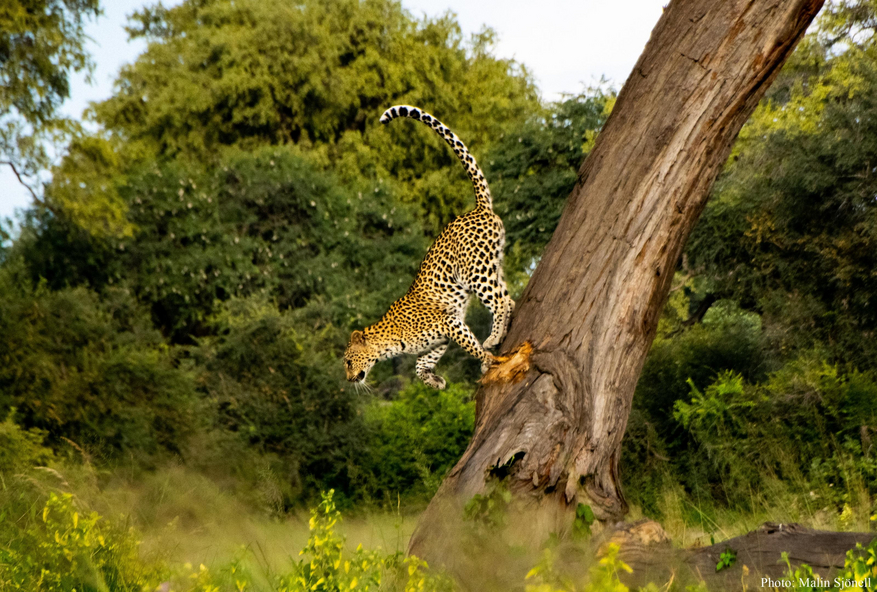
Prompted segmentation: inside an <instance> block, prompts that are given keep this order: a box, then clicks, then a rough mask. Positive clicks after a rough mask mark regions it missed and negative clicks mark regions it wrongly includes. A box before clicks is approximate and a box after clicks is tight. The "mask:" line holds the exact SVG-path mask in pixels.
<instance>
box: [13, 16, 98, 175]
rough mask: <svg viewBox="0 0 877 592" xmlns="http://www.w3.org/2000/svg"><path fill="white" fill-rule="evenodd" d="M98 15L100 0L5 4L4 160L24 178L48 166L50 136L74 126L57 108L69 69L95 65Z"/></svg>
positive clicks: (66, 86) (64, 94) (65, 89)
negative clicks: (90, 34) (88, 44)
mask: <svg viewBox="0 0 877 592" xmlns="http://www.w3.org/2000/svg"><path fill="white" fill-rule="evenodd" d="M98 14H100V8H99V0H4V2H3V3H2V5H0V161H2V162H0V164H4V165H7V166H11V167H12V168H13V170H15V172H16V174H17V175H20V177H19V178H20V179H21V177H23V176H32V175H35V174H37V173H38V172H39V171H40V170H42V169H44V168H45V167H46V166H47V164H48V158H47V154H46V150H45V144H44V142H45V141H46V140H47V139H52V138H53V137H54V136H55V135H56V134H62V135H63V134H64V133H66V132H70V131H72V130H73V129H74V128H75V124H74V123H73V122H72V121H71V120H69V119H67V118H65V117H62V116H60V115H59V114H58V108H59V107H60V106H61V103H63V102H64V100H65V99H66V98H67V97H68V96H69V94H70V80H69V76H70V73H71V72H79V71H82V70H88V69H89V68H90V66H91V63H90V61H89V57H88V54H87V52H86V51H85V48H84V44H85V41H86V36H85V30H84V23H85V20H86V19H88V18H89V17H97V15H98ZM22 181H23V182H24V180H23V179H22ZM31 190H32V191H33V188H31Z"/></svg>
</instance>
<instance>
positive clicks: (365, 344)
mask: <svg viewBox="0 0 877 592" xmlns="http://www.w3.org/2000/svg"><path fill="white" fill-rule="evenodd" d="M376 345H377V344H375V343H369V341H368V340H367V339H366V337H365V333H363V332H362V331H354V332H353V334H352V335H351V336H350V343H348V344H347V350H346V351H345V352H344V370H345V371H346V372H347V380H348V381H350V382H364V381H365V377H366V376H367V375H368V371H369V370H371V369H372V366H374V365H375V362H377V361H378V358H379V357H380V352H379V349H378V348H377V347H376Z"/></svg>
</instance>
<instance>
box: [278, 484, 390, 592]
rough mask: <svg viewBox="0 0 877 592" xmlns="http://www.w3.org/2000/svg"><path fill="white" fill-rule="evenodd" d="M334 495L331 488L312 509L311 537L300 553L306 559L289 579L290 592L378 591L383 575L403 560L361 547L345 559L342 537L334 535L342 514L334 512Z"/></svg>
mask: <svg viewBox="0 0 877 592" xmlns="http://www.w3.org/2000/svg"><path fill="white" fill-rule="evenodd" d="M333 494H334V491H333V490H331V489H330V490H329V492H328V493H324V494H323V500H322V502H320V505H319V506H318V507H316V508H314V509H313V510H311V519H310V523H309V526H310V530H311V536H310V537H309V538H308V544H307V546H306V547H305V548H304V549H302V551H301V553H300V554H301V555H305V556H306V558H305V559H304V560H302V561H301V563H300V564H299V566H298V569H297V570H296V574H295V575H294V576H293V577H292V578H291V581H290V582H289V584H288V589H289V590H314V591H320V592H322V591H326V592H335V591H339V592H340V591H341V590H352V589H357V590H377V589H379V587H380V585H381V576H382V574H383V572H384V571H385V570H387V569H388V568H389V569H393V568H395V567H396V565H397V564H398V563H400V562H401V561H402V558H401V557H400V556H398V555H391V556H388V557H381V556H380V555H379V554H378V553H376V552H367V551H365V550H364V549H363V548H362V546H361V545H360V546H359V547H357V549H356V552H355V553H354V554H353V555H352V556H351V557H350V558H346V557H345V553H344V538H343V537H341V536H340V535H338V534H336V532H335V527H336V526H337V524H338V522H339V521H340V520H341V514H340V512H338V511H337V510H336V509H335V503H334V501H333V500H332V496H333Z"/></svg>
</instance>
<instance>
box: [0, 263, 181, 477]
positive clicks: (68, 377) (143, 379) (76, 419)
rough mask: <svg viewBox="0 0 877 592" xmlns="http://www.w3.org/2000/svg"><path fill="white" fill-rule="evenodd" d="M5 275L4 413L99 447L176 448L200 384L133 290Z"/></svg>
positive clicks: (0, 298)
mask: <svg viewBox="0 0 877 592" xmlns="http://www.w3.org/2000/svg"><path fill="white" fill-rule="evenodd" d="M3 277H4V281H0V412H2V413H4V414H7V413H9V410H10V409H11V408H12V407H16V408H17V409H18V412H17V415H18V417H19V418H20V421H21V424H22V425H23V426H27V427H35V428H39V429H42V430H46V431H47V432H48V433H49V438H48V442H49V443H51V444H53V445H57V444H59V443H60V440H61V439H62V438H68V439H70V440H73V441H75V442H77V443H79V444H80V445H83V446H86V447H89V448H91V449H92V450H93V451H95V452H99V453H101V454H104V455H107V456H115V455H118V454H120V453H121V452H123V451H124V452H125V453H126V454H132V455H137V456H138V457H139V458H141V459H144V460H145V459H147V458H149V457H151V456H153V455H157V454H160V453H163V452H164V453H167V452H174V451H178V450H179V447H180V446H181V444H182V442H183V440H184V434H186V432H187V431H188V429H189V426H190V425H191V413H192V410H193V407H192V404H193V395H194V382H193V376H192V374H191V372H190V371H189V370H188V369H187V365H186V364H185V363H181V361H180V360H179V359H177V357H176V355H174V353H172V352H170V351H169V350H168V349H167V347H166V346H165V344H164V341H163V339H162V338H161V335H160V334H159V333H158V331H156V330H155V329H153V328H152V326H151V323H150V322H149V319H148V316H147V315H144V314H143V311H142V309H141V308H140V306H139V305H138V304H137V303H136V301H134V300H133V299H132V298H131V296H130V294H129V293H128V292H127V291H125V290H119V289H114V290H110V291H108V292H107V293H106V294H105V296H104V298H103V299H100V298H99V297H98V296H97V295H96V294H95V293H93V292H91V291H89V290H86V289H84V288H76V289H72V290H61V291H57V292H52V291H49V290H48V289H46V288H45V286H44V285H41V286H38V287H37V288H30V287H28V286H27V285H26V284H27V283H26V282H23V283H18V282H16V281H15V280H14V279H13V278H12V276H11V274H3Z"/></svg>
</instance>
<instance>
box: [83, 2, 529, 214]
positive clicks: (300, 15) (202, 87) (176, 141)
mask: <svg viewBox="0 0 877 592" xmlns="http://www.w3.org/2000/svg"><path fill="white" fill-rule="evenodd" d="M129 30H130V32H131V34H132V36H134V37H145V38H146V39H148V40H149V42H150V44H149V48H148V49H147V51H146V52H145V53H143V54H142V55H141V56H140V57H139V58H138V59H137V61H136V62H135V63H134V64H132V65H130V66H128V67H126V68H124V69H123V71H122V73H121V75H120V77H119V79H118V81H117V83H116V92H115V94H114V96H113V97H112V98H110V99H108V100H107V101H104V102H103V103H101V104H99V105H97V106H96V107H95V110H94V114H95V117H96V119H97V120H98V121H99V122H100V123H101V124H102V125H103V126H104V127H105V128H106V129H107V130H109V131H110V132H111V133H112V134H113V136H114V137H115V138H117V139H119V140H120V141H121V143H122V144H123V146H124V147H123V148H122V151H123V152H124V154H126V156H127V157H129V158H133V159H135V160H136V159H142V158H143V157H149V156H155V157H159V158H165V159H166V158H194V159H197V160H199V161H202V162H203V161H208V162H209V161H211V160H212V159H213V157H214V155H215V154H216V151H217V149H218V148H220V147H222V146H232V145H233V146H237V147H240V148H243V149H250V148H252V147H254V146H257V145H265V144H268V145H279V144H284V143H289V142H292V143H296V144H298V145H299V146H300V147H302V148H308V149H314V150H319V151H322V152H323V153H324V154H325V155H326V156H327V158H328V162H330V163H332V165H333V166H334V167H335V169H336V170H337V171H338V173H339V174H340V175H341V176H342V178H362V177H366V178H369V179H373V180H379V179H382V180H385V181H389V180H390V179H393V180H401V182H402V183H403V184H404V190H403V191H402V192H401V193H400V194H401V195H402V196H403V197H404V199H406V200H407V201H410V202H413V203H416V204H418V205H419V206H420V207H421V208H422V211H423V213H424V214H425V215H426V217H427V219H428V220H429V221H430V223H431V224H432V225H433V226H434V228H435V229H438V228H440V227H441V226H443V225H444V224H445V223H447V222H448V221H449V220H450V219H451V217H453V216H454V215H457V214H459V213H460V212H461V211H464V209H465V208H467V207H469V206H471V200H472V197H471V195H472V190H471V188H470V184H469V181H468V179H467V178H466V176H465V173H464V172H463V170H462V168H461V167H460V166H459V163H457V161H456V157H455V156H454V154H453V153H452V152H451V151H449V150H448V149H447V146H445V145H444V144H443V143H442V142H441V141H440V139H439V138H437V137H433V136H434V134H432V133H431V132H430V131H429V130H427V129H426V128H423V129H417V130H412V129H411V127H413V126H414V124H412V126H411V127H409V126H407V125H405V124H397V125H394V126H391V127H389V128H387V129H382V128H381V126H380V124H379V123H378V117H379V115H380V114H381V112H382V111H383V110H384V109H385V108H387V107H389V106H391V105H393V104H395V103H411V104H416V105H419V106H421V107H423V108H424V109H427V110H429V111H431V112H433V113H435V114H436V116H438V117H440V118H441V119H443V120H445V121H446V122H447V123H448V124H449V125H450V126H452V127H453V129H454V130H455V131H456V132H457V133H458V134H459V135H460V136H461V137H462V138H464V139H465V141H466V142H467V143H468V144H469V145H470V147H472V149H473V150H474V151H475V152H476V153H485V152H486V150H487V148H488V147H489V146H490V145H491V143H492V142H494V141H496V140H497V139H498V138H499V137H500V136H501V134H502V132H503V131H504V130H505V129H508V128H509V126H511V125H513V124H514V123H516V122H519V121H522V120H523V119H525V118H526V117H528V116H529V115H530V114H532V113H533V112H534V111H535V110H537V109H538V108H539V104H538V98H537V94H536V89H535V87H534V85H533V83H532V80H531V78H530V76H529V75H528V73H527V72H526V71H525V70H524V69H523V68H522V67H521V66H520V65H519V64H517V63H516V62H514V61H510V60H500V59H497V58H495V57H494V56H493V55H492V54H491V53H490V50H491V47H492V44H493V43H494V33H493V32H492V31H490V30H488V29H485V30H483V31H482V32H481V33H479V34H477V35H475V36H474V37H473V38H472V39H471V40H468V41H467V40H465V39H464V38H463V36H462V34H461V31H460V27H459V25H458V24H457V22H456V19H455V18H454V17H453V15H450V14H448V15H445V16H443V17H440V18H437V19H428V18H427V19H423V20H416V19H414V18H413V17H412V16H411V15H410V14H409V13H407V12H406V11H405V10H403V9H402V7H401V5H400V4H399V3H398V2H395V1H392V0H331V1H329V2H325V1H317V0H305V1H304V2H290V1H283V2H261V1H258V0H235V1H231V0H198V1H195V0H189V1H187V2H184V3H183V4H181V5H180V6H177V7H175V8H170V9H167V8H163V7H161V6H158V7H155V8H151V9H146V10H143V11H141V12H139V13H137V14H136V15H135V16H134V19H133V25H132V27H131V28H130V29H129Z"/></svg>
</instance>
